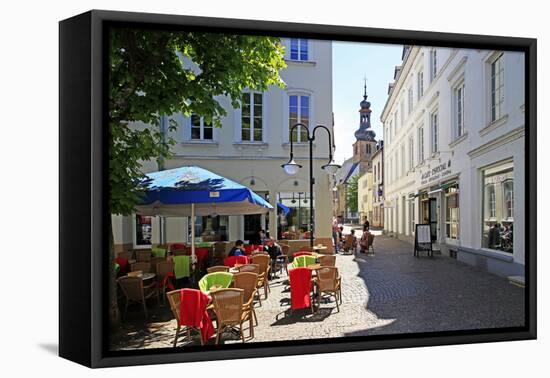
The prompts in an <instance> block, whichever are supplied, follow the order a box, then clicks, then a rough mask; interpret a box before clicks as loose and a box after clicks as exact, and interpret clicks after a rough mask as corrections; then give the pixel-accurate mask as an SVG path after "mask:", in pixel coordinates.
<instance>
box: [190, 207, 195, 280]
mask: <svg viewBox="0 0 550 378" xmlns="http://www.w3.org/2000/svg"><path fill="white" fill-rule="evenodd" d="M195 261H196V256H195V204H194V203H192V204H191V267H192V268H193V276H194V274H195Z"/></svg>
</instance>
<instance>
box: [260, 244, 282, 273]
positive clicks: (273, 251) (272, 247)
mask: <svg viewBox="0 0 550 378" xmlns="http://www.w3.org/2000/svg"><path fill="white" fill-rule="evenodd" d="M264 251H266V252H267V253H268V254H269V257H270V258H271V275H274V274H275V265H276V263H277V257H278V256H281V255H282V254H283V252H282V251H281V247H279V245H278V244H277V243H275V240H274V239H273V238H268V239H267V242H266V245H265V246H264ZM270 278H271V277H270Z"/></svg>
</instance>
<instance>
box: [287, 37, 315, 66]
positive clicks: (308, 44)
mask: <svg viewBox="0 0 550 378" xmlns="http://www.w3.org/2000/svg"><path fill="white" fill-rule="evenodd" d="M293 40H295V41H297V44H298V56H297V58H292V41H293ZM304 42H305V44H306V54H307V56H306V59H302V54H301V48H302V44H303V43H304ZM287 58H288V60H291V61H293V62H309V61H311V43H310V40H309V39H307V38H289V39H288V56H287Z"/></svg>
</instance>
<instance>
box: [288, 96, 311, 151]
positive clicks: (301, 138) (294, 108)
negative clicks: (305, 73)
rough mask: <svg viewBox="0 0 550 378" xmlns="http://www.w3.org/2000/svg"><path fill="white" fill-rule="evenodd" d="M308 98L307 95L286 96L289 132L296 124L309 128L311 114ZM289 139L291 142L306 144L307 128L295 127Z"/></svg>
mask: <svg viewBox="0 0 550 378" xmlns="http://www.w3.org/2000/svg"><path fill="white" fill-rule="evenodd" d="M310 102H311V101H310V96H308V95H290V96H288V127H289V130H290V129H292V127H293V126H294V125H295V124H297V123H302V124H304V125H306V126H309V119H310V113H311V107H310ZM290 138H291V140H292V141H293V142H297V143H304V142H307V128H306V127H303V126H297V127H296V128H294V129H293V130H292V133H291V134H290Z"/></svg>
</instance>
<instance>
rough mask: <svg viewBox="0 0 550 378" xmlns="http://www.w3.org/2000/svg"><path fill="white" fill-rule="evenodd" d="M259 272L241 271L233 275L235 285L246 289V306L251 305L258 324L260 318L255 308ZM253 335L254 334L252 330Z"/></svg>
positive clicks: (244, 299) (244, 298)
mask: <svg viewBox="0 0 550 378" xmlns="http://www.w3.org/2000/svg"><path fill="white" fill-rule="evenodd" d="M257 286H258V274H257V273H251V272H240V273H236V274H234V275H233V287H234V288H237V289H243V290H244V297H243V301H244V303H245V305H246V306H248V307H250V311H252V315H253V317H254V321H255V322H256V325H258V318H257V317H256V311H255V310H254V298H255V297H256V294H257V292H258V289H257ZM251 333H252V335H253V334H254V332H253V331H251Z"/></svg>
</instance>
